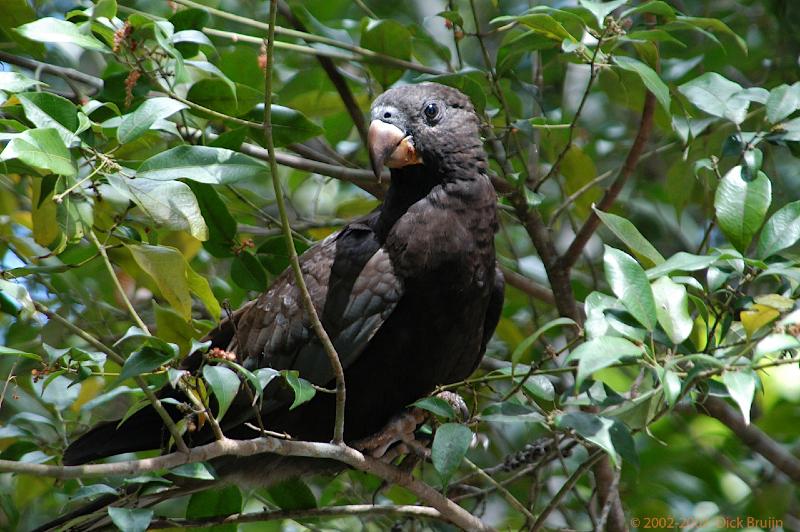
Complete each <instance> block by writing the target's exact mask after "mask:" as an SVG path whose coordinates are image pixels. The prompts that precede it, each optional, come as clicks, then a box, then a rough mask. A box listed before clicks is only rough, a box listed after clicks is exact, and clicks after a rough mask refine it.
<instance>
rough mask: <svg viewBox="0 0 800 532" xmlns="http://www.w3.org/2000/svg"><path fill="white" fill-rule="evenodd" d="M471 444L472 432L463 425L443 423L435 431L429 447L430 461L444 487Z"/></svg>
mask: <svg viewBox="0 0 800 532" xmlns="http://www.w3.org/2000/svg"><path fill="white" fill-rule="evenodd" d="M471 442H472V431H471V430H469V428H467V427H466V426H464V425H460V424H458V423H445V424H444V425H441V426H440V427H439V428H438V429H436V434H435V435H434V436H433V446H432V447H431V461H432V462H433V467H434V468H435V469H436V471H437V472H438V473H439V477H440V478H441V479H442V483H443V484H444V485H447V484H448V483H449V482H450V478H451V477H452V476H453V473H455V471H456V469H458V466H459V465H460V464H461V461H462V460H463V459H464V456H465V455H466V454H467V449H469V444H470V443H471Z"/></svg>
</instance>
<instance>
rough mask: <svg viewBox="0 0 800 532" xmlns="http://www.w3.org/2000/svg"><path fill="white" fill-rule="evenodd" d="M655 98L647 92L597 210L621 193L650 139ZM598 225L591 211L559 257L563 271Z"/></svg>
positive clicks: (598, 220) (579, 252) (580, 251)
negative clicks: (620, 161)
mask: <svg viewBox="0 0 800 532" xmlns="http://www.w3.org/2000/svg"><path fill="white" fill-rule="evenodd" d="M655 101H656V99H655V96H653V93H652V92H650V91H648V92H647V94H646V95H645V97H644V106H643V108H642V118H641V120H640V121H639V131H637V132H636V137H635V138H634V140H633V144H632V145H631V149H630V150H629V151H628V156H627V157H626V158H625V163H624V164H623V165H622V168H621V169H620V172H619V175H618V176H617V179H615V180H614V182H613V183H612V184H611V187H609V188H608V190H606V193H605V194H604V195H603V199H601V200H600V203H598V204H597V208H598V209H599V210H601V211H607V210H608V209H610V208H611V206H612V205H614V202H615V201H617V196H619V193H620V192H621V191H622V187H623V186H625V183H626V182H627V181H628V178H629V177H630V176H631V174H633V171H634V170H635V169H636V165H637V163H638V162H639V157H640V156H641V155H642V150H644V146H645V144H646V143H647V139H648V138H649V137H650V131H651V130H652V129H653V112H654V111H655ZM599 225H600V218H599V217H598V216H597V214H596V213H595V212H594V211H592V213H591V214H590V215H589V218H588V219H587V220H586V222H585V223H584V224H583V226H582V227H581V229H580V231H578V234H577V235H575V240H573V241H572V244H570V246H569V249H567V251H566V253H564V255H563V256H562V257H561V259H560V261H559V263H560V264H559V265H560V267H561V268H563V269H564V270H567V271H568V270H569V269H570V268H572V266H573V265H574V264H575V262H577V260H578V258H579V257H580V255H581V253H583V248H584V247H585V246H586V243H587V242H588V241H589V239H590V238H591V237H592V235H593V234H594V232H595V231H596V230H597V227H598V226H599Z"/></svg>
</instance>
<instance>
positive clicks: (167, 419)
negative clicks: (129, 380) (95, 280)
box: [33, 301, 189, 454]
mask: <svg viewBox="0 0 800 532" xmlns="http://www.w3.org/2000/svg"><path fill="white" fill-rule="evenodd" d="M33 306H34V308H36V310H37V311H39V312H41V313H42V314H44V315H45V316H47V317H48V318H49V319H51V320H54V321H57V322H58V323H59V324H61V325H62V326H63V327H64V328H66V329H68V330H70V331H71V332H73V333H74V334H76V335H78V336H80V337H81V338H83V339H84V340H85V341H86V342H87V343H88V344H90V345H91V346H93V347H94V348H95V349H97V350H98V351H102V352H103V353H105V354H106V355H107V356H108V358H110V359H111V360H113V361H114V362H115V363H117V364H119V365H120V366H122V365H124V364H125V359H124V358H122V356H121V355H119V354H118V353H117V352H116V351H114V350H113V349H111V348H110V347H108V346H107V345H105V344H104V343H103V342H101V341H100V340H98V339H97V338H95V337H94V336H92V335H91V334H89V333H88V332H86V331H84V330H83V329H81V328H80V327H78V326H77V325H75V324H74V323H72V322H71V321H69V320H67V319H65V318H63V317H62V316H61V315H60V314H57V313H55V312H53V311H52V310H50V309H49V308H47V307H46V306H44V305H42V304H41V303H37V302H36V301H34V303H33ZM133 380H134V382H136V385H137V386H139V388H141V389H142V391H143V392H144V395H145V397H147V399H148V400H149V401H150V404H151V405H152V406H153V409H154V410H155V411H156V412H157V413H158V415H159V417H160V418H161V421H163V422H164V426H165V427H166V428H167V431H168V432H169V433H170V436H172V439H173V440H174V441H175V447H176V448H177V449H178V451H179V452H180V453H182V454H185V453H188V452H189V447H187V446H186V443H184V441H183V438H182V437H181V432H180V430H178V426H177V425H175V422H174V421H173V420H172V417H171V416H170V415H169V414H168V413H167V411H166V410H165V409H164V405H162V404H161V401H160V400H159V399H158V397H156V394H155V393H153V390H151V389H150V386H149V385H148V384H147V382H146V381H145V380H144V379H143V378H142V377H141V375H136V376H134V377H133Z"/></svg>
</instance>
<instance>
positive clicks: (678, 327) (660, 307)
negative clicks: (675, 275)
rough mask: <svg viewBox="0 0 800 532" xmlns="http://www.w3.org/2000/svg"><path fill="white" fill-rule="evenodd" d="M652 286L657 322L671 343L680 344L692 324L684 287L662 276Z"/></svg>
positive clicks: (687, 296)
mask: <svg viewBox="0 0 800 532" xmlns="http://www.w3.org/2000/svg"><path fill="white" fill-rule="evenodd" d="M652 288H653V296H654V297H655V302H656V316H658V323H659V325H661V328H662V329H664V332H665V333H667V336H669V339H670V340H671V341H672V342H673V343H675V344H680V343H681V342H683V341H684V340H686V339H687V338H688V337H689V335H690V334H691V332H692V326H693V325H694V321H693V320H692V317H691V315H690V314H689V295H688V293H687V292H686V287H685V286H683V285H682V284H678V283H676V282H674V281H673V280H672V279H670V278H669V277H666V276H664V277H661V278H660V279H658V280H657V281H656V282H654V283H653V284H652Z"/></svg>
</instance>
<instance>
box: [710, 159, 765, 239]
mask: <svg viewBox="0 0 800 532" xmlns="http://www.w3.org/2000/svg"><path fill="white" fill-rule="evenodd" d="M771 201H772V184H771V183H770V180H769V178H767V176H766V175H765V174H764V173H763V172H759V173H758V176H757V177H756V178H755V179H753V180H752V181H746V180H745V179H744V178H743V176H742V167H741V166H735V167H733V168H731V169H730V170H729V171H728V173H727V174H725V176H724V177H723V178H722V181H720V182H719V185H718V186H717V193H716V195H715V196H714V209H715V211H716V214H717V221H718V222H719V226H720V229H722V232H723V233H725V236H726V237H728V240H730V241H731V243H732V244H733V245H734V246H735V247H736V249H738V250H739V251H741V252H744V251H745V250H746V249H747V247H748V246H749V245H750V241H751V240H752V239H753V236H754V235H755V234H756V232H757V231H758V229H759V228H760V227H761V224H762V222H763V221H764V217H765V216H766V214H767V210H768V209H769V205H770V203H771Z"/></svg>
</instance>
